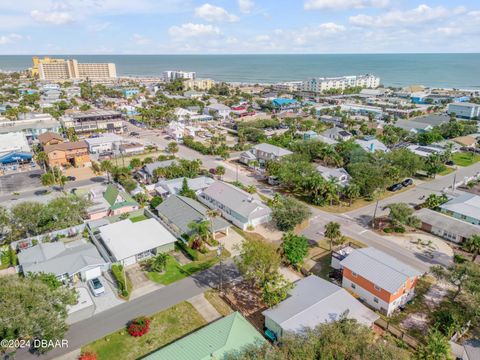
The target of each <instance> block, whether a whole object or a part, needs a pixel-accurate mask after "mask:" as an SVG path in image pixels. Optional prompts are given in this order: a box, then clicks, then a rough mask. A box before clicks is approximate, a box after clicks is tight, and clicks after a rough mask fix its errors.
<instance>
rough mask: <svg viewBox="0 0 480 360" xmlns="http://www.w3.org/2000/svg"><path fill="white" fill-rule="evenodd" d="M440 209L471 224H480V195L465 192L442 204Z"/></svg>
mask: <svg viewBox="0 0 480 360" xmlns="http://www.w3.org/2000/svg"><path fill="white" fill-rule="evenodd" d="M440 211H441V212H442V213H444V214H447V215H449V216H453V217H454V218H457V219H460V220H463V221H466V222H469V223H470V224H474V225H480V196H478V195H475V194H469V193H463V194H461V195H460V196H457V197H455V198H453V199H451V200H450V201H448V202H446V203H445V204H443V205H440Z"/></svg>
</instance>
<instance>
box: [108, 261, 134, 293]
mask: <svg viewBox="0 0 480 360" xmlns="http://www.w3.org/2000/svg"><path fill="white" fill-rule="evenodd" d="M112 274H113V276H114V278H115V281H116V282H117V286H118V291H119V292H120V295H121V296H123V297H125V298H126V297H128V296H129V295H130V291H131V290H132V283H131V282H130V280H129V279H128V278H127V283H126V284H125V276H124V274H123V266H122V265H120V264H115V265H112Z"/></svg>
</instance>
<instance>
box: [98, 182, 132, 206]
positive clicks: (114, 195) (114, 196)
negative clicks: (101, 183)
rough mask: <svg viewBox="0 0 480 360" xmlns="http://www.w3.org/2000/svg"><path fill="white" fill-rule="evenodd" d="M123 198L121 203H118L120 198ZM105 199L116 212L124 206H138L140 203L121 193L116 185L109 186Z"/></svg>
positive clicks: (104, 194) (104, 195)
mask: <svg viewBox="0 0 480 360" xmlns="http://www.w3.org/2000/svg"><path fill="white" fill-rule="evenodd" d="M119 196H120V198H121V201H117V200H118V198H119ZM103 197H104V198H105V200H106V201H107V202H108V204H109V205H110V209H112V210H116V209H119V208H122V207H124V206H136V205H138V203H137V202H136V201H135V200H134V199H133V198H132V197H131V196H130V195H129V194H127V193H126V192H124V191H120V190H119V189H118V188H117V187H116V186H115V185H113V184H109V185H108V186H107V189H106V190H105V192H104V193H103Z"/></svg>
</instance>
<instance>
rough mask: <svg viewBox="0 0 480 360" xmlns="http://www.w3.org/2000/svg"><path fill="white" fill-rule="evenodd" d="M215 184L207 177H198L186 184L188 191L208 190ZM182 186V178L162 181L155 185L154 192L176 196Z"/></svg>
mask: <svg viewBox="0 0 480 360" xmlns="http://www.w3.org/2000/svg"><path fill="white" fill-rule="evenodd" d="M214 182H215V180H213V179H212V178H209V177H207V176H199V177H196V178H193V179H187V184H188V187H189V188H190V190H193V191H198V190H204V189H206V188H208V187H209V186H210V185H212V184H213V183H214ZM182 186H183V177H181V178H176V179H170V180H162V181H159V182H158V183H157V185H155V191H158V192H162V189H163V190H164V191H166V192H168V193H170V194H178V192H179V191H180V190H181V189H182Z"/></svg>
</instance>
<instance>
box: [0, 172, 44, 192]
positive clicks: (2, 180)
mask: <svg viewBox="0 0 480 360" xmlns="http://www.w3.org/2000/svg"><path fill="white" fill-rule="evenodd" d="M42 173H43V171H42V170H41V169H34V170H30V171H18V172H14V173H7V174H6V175H3V176H0V194H12V193H14V192H19V191H20V190H22V191H25V190H28V189H34V188H36V187H41V186H42V183H41V181H40V176H41V175H42Z"/></svg>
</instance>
